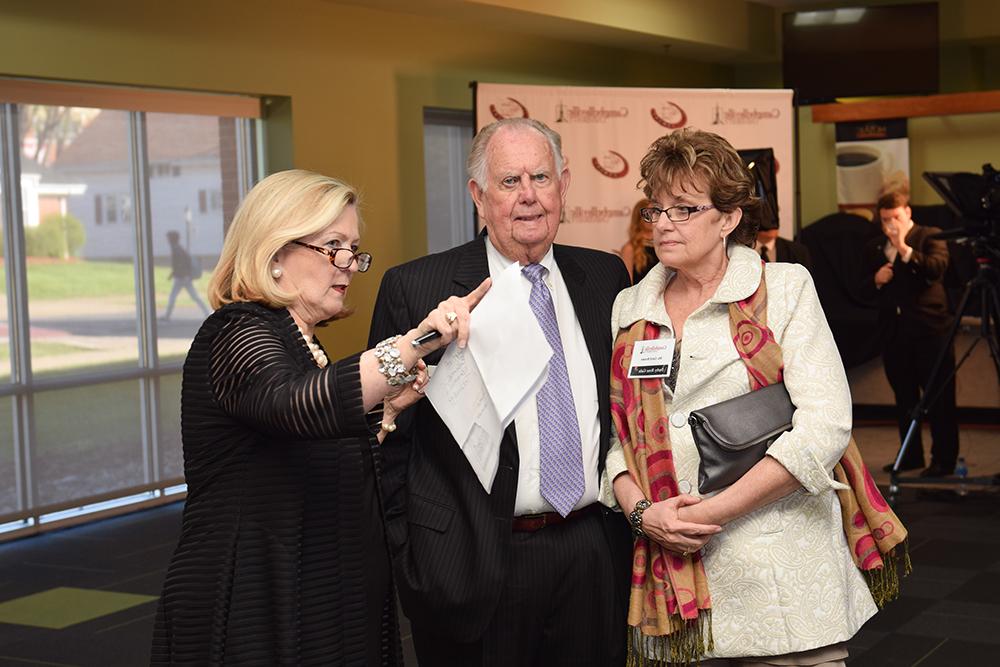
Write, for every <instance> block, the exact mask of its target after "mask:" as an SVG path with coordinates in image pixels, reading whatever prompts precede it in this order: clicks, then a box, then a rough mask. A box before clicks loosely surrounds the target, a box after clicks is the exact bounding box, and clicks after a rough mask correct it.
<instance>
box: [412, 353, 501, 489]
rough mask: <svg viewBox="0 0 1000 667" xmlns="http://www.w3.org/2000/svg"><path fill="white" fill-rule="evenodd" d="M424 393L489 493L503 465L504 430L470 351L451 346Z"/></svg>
mask: <svg viewBox="0 0 1000 667" xmlns="http://www.w3.org/2000/svg"><path fill="white" fill-rule="evenodd" d="M425 394H426V395H427V398H428V400H430V402H431V404H432V405H433V406H434V409H435V410H437V413H438V415H439V416H440V417H441V421H443V422H444V424H445V426H447V427H448V430H449V431H451V435H452V437H453V438H455V442H457V443H458V446H459V447H460V448H461V449H462V453H463V454H465V457H466V458H467V459H468V460H469V463H470V464H471V465H472V469H473V470H474V471H475V473H476V476H477V477H478V478H479V483H480V484H482V485H483V488H484V489H486V491H487V492H489V491H490V490H491V489H492V488H493V479H494V478H495V477H496V474H497V466H498V465H499V463H500V439H501V438H502V437H503V429H504V427H503V426H502V425H501V423H500V418H499V417H498V416H497V413H496V409H495V408H494V407H493V402H492V401H491V400H490V395H489V392H487V391H486V385H485V384H483V379H482V377H481V376H480V375H479V369H478V368H477V367H476V362H475V360H474V359H473V358H472V352H471V351H470V350H469V348H465V349H460V348H459V347H458V346H457V345H454V344H452V345H449V346H448V349H447V350H445V352H444V355H443V356H442V357H441V361H440V362H439V363H438V365H437V368H435V369H434V374H433V375H432V376H431V379H430V381H429V382H428V383H427V388H426V390H425Z"/></svg>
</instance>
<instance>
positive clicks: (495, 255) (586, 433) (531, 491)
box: [486, 237, 601, 516]
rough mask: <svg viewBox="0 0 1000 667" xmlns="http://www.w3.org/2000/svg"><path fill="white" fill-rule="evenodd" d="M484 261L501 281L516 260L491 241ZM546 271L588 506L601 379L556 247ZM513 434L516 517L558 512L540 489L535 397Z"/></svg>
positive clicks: (527, 289) (594, 486)
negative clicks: (577, 427) (557, 259)
mask: <svg viewBox="0 0 1000 667" xmlns="http://www.w3.org/2000/svg"><path fill="white" fill-rule="evenodd" d="M486 257H487V259H488V260H489V266H490V277H491V278H493V280H497V279H498V278H499V277H500V274H501V273H503V271H504V270H505V269H506V268H507V267H509V266H510V265H511V264H513V262H512V261H511V260H509V259H507V258H506V257H504V256H503V255H502V254H500V251H499V250H497V249H496V248H495V247H494V246H493V242H492V241H490V240H489V237H487V243H486ZM539 264H541V265H542V266H544V267H545V268H546V269H548V273H546V274H545V285H546V286H547V287H548V288H549V292H551V294H552V301H553V305H554V306H555V309H556V320H557V321H558V323H559V339H560V340H561V341H562V347H563V354H564V355H565V356H566V370H567V372H568V374H569V383H570V386H571V387H572V389H573V403H574V404H575V405H576V419H577V422H579V424H580V442H581V443H583V471H584V475H583V476H584V482H585V483H586V488H585V489H584V492H583V496H582V497H581V498H580V500H579V501H578V502H577V504H576V507H575V508H574V509H578V508H580V507H586V506H587V505H590V504H592V503H595V502H597V497H598V493H599V484H598V477H597V460H598V454H599V452H600V447H599V443H600V438H601V423H600V420H599V418H598V403H597V379H596V376H595V375H594V365H593V363H592V362H591V360H590V353H589V352H588V351H587V341H586V339H584V337H583V329H581V328H580V322H579V321H578V320H577V319H576V311H575V310H574V309H573V302H572V301H571V300H570V298H569V292H567V291H566V284H565V283H564V282H563V278H562V274H561V273H560V272H559V266H558V265H557V264H556V262H555V258H554V257H553V256H552V248H551V247H550V248H549V251H548V252H547V253H545V256H544V257H543V258H542V260H541V261H540V262H539ZM521 283H522V288H523V291H524V300H525V301H527V300H528V297H529V296H530V295H531V282H530V281H529V280H528V279H527V278H525V277H524V276H522V279H521ZM514 430H515V433H516V434H517V450H518V453H519V457H520V463H519V465H518V471H517V497H516V499H515V500H514V516H523V515H525V514H540V513H542V512H552V511H555V510H554V509H553V507H552V506H551V505H550V504H549V503H548V501H546V500H545V499H544V498H542V493H541V490H540V488H539V481H540V480H539V477H540V452H539V444H538V407H537V404H536V403H535V395H534V394H532V395H531V396H530V397H528V399H527V400H525V402H524V404H523V405H522V406H521V409H520V410H518V412H517V413H516V414H515V415H514Z"/></svg>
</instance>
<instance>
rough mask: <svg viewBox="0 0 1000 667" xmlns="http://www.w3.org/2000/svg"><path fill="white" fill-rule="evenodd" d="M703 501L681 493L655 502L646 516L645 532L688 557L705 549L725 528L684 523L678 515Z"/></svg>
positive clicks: (665, 546)
mask: <svg viewBox="0 0 1000 667" xmlns="http://www.w3.org/2000/svg"><path fill="white" fill-rule="evenodd" d="M700 502H701V498H698V497H696V496H690V495H687V494H681V495H679V496H674V497H673V498H668V499H667V500H661V501H659V502H655V503H653V504H652V506H650V507H649V509H647V510H645V511H644V512H643V513H642V532H644V533H646V535H648V536H649V538H650V539H652V540H653V541H655V542H656V543H658V544H659V545H660V546H662V547H663V548H665V549H667V550H668V551H673V552H675V553H678V554H681V555H687V554H690V553H694V552H695V551H698V550H699V549H701V548H702V547H703V546H705V545H706V544H707V543H708V541H709V540H710V539H712V536H713V535H715V534H716V533H719V532H721V531H722V526H717V525H714V524H704V523H691V522H689V521H683V520H682V519H681V518H680V517H679V516H678V514H677V512H678V510H679V509H680V508H681V507H686V506H688V505H696V504H698V503H700Z"/></svg>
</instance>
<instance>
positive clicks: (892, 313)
mask: <svg viewBox="0 0 1000 667" xmlns="http://www.w3.org/2000/svg"><path fill="white" fill-rule="evenodd" d="M940 232H941V230H940V229H938V228H937V227H923V226H920V225H914V226H913V228H912V229H910V231H909V233H907V235H906V243H907V245H909V246H910V247H911V248H913V254H912V255H911V257H910V261H909V262H904V261H903V260H902V259H901V258H900V257H899V256H897V257H896V260H895V262H893V265H892V268H893V278H892V280H891V281H889V282H888V283H887V284H886V285H884V286H882V288H881V289H877V288H876V287H875V273H876V271H878V269H879V268H880V267H881V266H883V265H885V263H886V262H887V261H888V260H887V259H886V257H885V252H884V248H885V245H886V243H888V239H887V238H886V236H885V235H884V234H880V235H879V236H877V237H875V238H874V239H871V240H870V241H869V242H868V243H867V244H866V245H865V249H864V267H865V274H864V284H863V287H864V289H865V290H867V291H868V293H869V294H870V295H872V297H873V298H874V299H875V300H876V302H877V303H878V307H879V319H880V321H881V322H882V323H883V325H885V326H886V334H887V335H890V336H891V335H892V334H894V333H895V332H896V331H897V330H901V332H902V333H904V334H906V335H907V336H911V337H922V336H940V335H943V334H945V333H946V332H947V331H948V327H949V325H950V324H951V322H952V316H951V314H950V313H949V312H948V298H947V295H946V294H945V289H944V275H945V271H946V270H947V269H948V245H947V243H945V242H944V241H942V240H939V239H933V238H931V237H932V236H933V235H935V234H938V233H940Z"/></svg>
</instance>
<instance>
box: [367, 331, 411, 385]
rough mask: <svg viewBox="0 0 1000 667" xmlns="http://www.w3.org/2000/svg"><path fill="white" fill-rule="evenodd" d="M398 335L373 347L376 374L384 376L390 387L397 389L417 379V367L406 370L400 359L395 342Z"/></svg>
mask: <svg viewBox="0 0 1000 667" xmlns="http://www.w3.org/2000/svg"><path fill="white" fill-rule="evenodd" d="M397 340H399V335H398V334H397V335H395V336H392V337H391V338H386V339H385V340H383V341H382V342H380V343H379V344H378V345H376V346H375V350H374V352H375V358H376V359H378V372H379V373H381V374H382V375H384V376H385V381H386V382H388V383H389V386H390V387H398V386H400V385H403V384H406V383H407V382H413V381H414V380H416V379H417V367H416V365H414V366H413V368H409V369H408V368H406V366H404V365H403V362H402V360H401V359H400V353H399V348H398V347H396V341H397Z"/></svg>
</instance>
